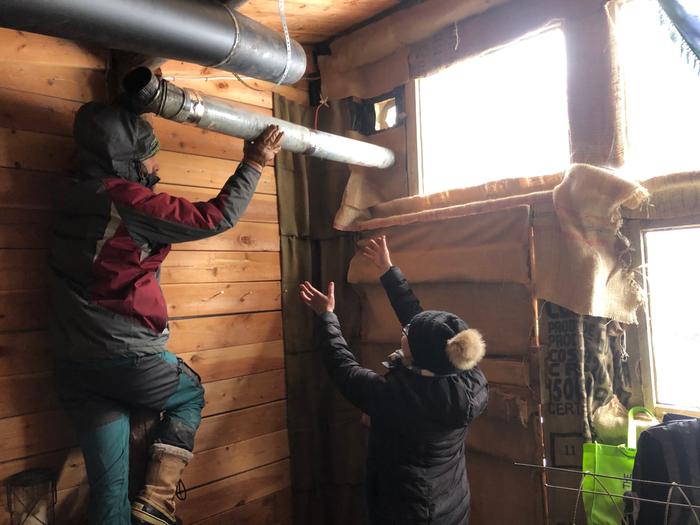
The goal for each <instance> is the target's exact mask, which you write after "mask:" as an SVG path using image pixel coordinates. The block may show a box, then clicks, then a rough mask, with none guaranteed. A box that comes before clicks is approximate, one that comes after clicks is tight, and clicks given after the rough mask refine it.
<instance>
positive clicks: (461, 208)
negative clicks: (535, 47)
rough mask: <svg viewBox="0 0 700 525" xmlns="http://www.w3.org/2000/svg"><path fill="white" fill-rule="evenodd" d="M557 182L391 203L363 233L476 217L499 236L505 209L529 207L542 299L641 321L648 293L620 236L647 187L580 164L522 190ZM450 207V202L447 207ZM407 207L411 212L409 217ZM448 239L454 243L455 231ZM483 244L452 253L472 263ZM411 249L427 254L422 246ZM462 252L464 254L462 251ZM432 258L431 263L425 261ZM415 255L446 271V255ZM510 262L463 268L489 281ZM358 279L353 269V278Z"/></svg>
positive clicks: (356, 264)
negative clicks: (644, 292)
mask: <svg viewBox="0 0 700 525" xmlns="http://www.w3.org/2000/svg"><path fill="white" fill-rule="evenodd" d="M554 180H556V178H551V177H548V178H542V179H538V180H536V181H531V182H527V181H520V182H519V183H513V184H505V185H504V186H503V188H504V190H505V191H506V194H507V195H508V196H505V197H502V198H497V194H496V193H495V192H494V191H493V190H492V189H491V188H490V185H485V186H484V187H481V188H477V189H470V190H462V191H459V192H458V194H459V195H460V196H461V197H466V198H467V199H469V198H480V197H483V196H484V195H488V196H489V198H488V200H477V201H469V202H463V203H462V204H456V203H455V200H454V199H453V198H452V197H451V196H450V193H451V192H447V193H446V194H442V195H438V196H430V195H429V196H424V197H414V198H409V199H402V200H399V201H394V202H393V203H388V204H386V205H385V206H384V209H390V210H391V213H393V215H391V216H388V217H377V218H372V219H368V220H366V221H361V222H359V223H358V224H357V229H358V230H363V231H366V230H372V231H377V230H383V229H385V228H391V227H396V226H406V225H416V224H425V223H430V222H433V221H441V231H442V232H450V230H451V229H452V228H455V227H456V228H458V229H459V228H461V223H460V222H450V221H449V219H455V218H457V217H467V216H473V217H474V218H473V220H474V221H476V222H477V223H478V222H481V221H484V225H483V226H484V227H483V228H479V226H476V227H475V228H476V229H477V230H481V231H484V232H485V231H486V226H488V227H489V228H494V224H497V225H498V226H497V227H496V228H497V229H495V230H494V231H503V229H504V226H505V224H507V222H508V220H509V218H508V214H507V213H506V212H505V211H504V210H506V209H510V208H512V207H514V206H523V205H525V206H529V207H531V209H532V213H533V232H534V233H533V235H534V261H535V262H534V267H533V276H534V277H533V287H534V293H535V296H536V297H537V298H538V299H543V300H547V301H551V302H553V303H555V304H558V305H561V306H563V307H566V308H569V309H571V310H573V311H575V312H577V313H580V314H585V315H594V316H598V317H607V318H610V319H614V320H616V321H620V322H623V323H636V319H637V317H636V311H637V308H638V307H639V305H640V304H641V302H642V294H641V290H640V289H639V286H638V285H637V284H636V282H635V280H634V275H633V273H632V271H631V269H630V268H629V264H628V263H627V262H626V261H627V250H628V247H627V244H626V243H625V241H624V238H623V237H622V235H621V233H620V228H621V226H622V214H621V210H622V208H628V209H636V208H639V207H640V206H641V205H642V204H643V203H645V202H646V201H647V200H648V192H647V190H646V189H645V188H644V187H642V186H641V185H640V184H638V183H636V182H631V181H627V180H624V179H622V178H620V177H618V176H616V175H615V174H614V172H612V171H611V170H605V169H602V168H596V167H593V166H588V165H584V164H575V165H572V166H571V167H570V168H569V170H568V171H567V172H566V174H565V175H564V177H563V179H562V180H561V182H560V183H559V184H557V185H556V186H555V187H554V188H552V189H549V190H543V191H534V192H531V193H522V194H517V193H516V192H517V191H528V190H530V189H536V188H542V187H547V186H548V185H551V184H552V182H553V181H554ZM514 185H515V188H514V187H513V186H514ZM496 186H498V184H497V185H496ZM445 203H446V204H448V205H447V206H445V207H442V206H443V205H444V204H445ZM434 206H438V207H437V208H435V207H434ZM404 210H405V211H406V213H402V212H403V211H404ZM496 212H499V213H496ZM455 225H458V226H455ZM414 227H415V226H414ZM499 228H500V229H499ZM447 235H448V237H447V238H449V237H451V236H454V235H455V233H447ZM441 237H442V235H441ZM484 240H485V239H484ZM491 242H492V243H493V240H492V241H491ZM478 246H479V245H478V244H477V245H468V244H464V243H455V245H454V246H452V247H451V250H453V253H451V254H450V256H451V257H453V258H455V259H460V260H461V261H467V260H468V259H469V256H470V255H471V253H467V251H474V250H476V249H477V247H478ZM412 249H413V250H416V249H418V250H422V249H421V248H416V247H415V246H414V247H413V248H412ZM460 249H461V250H465V253H461V254H457V253H455V252H457V251H458V250H460ZM432 254H434V257H433V259H432V260H428V259H426V257H427V258H429V257H431V256H433V255H432ZM416 256H417V257H418V258H417V259H416V260H420V261H421V262H422V263H423V267H425V268H430V269H431V270H430V271H437V272H440V271H441V270H438V268H444V267H445V266H444V265H442V264H441V257H442V254H441V253H440V251H435V250H428V251H427V252H426V253H419V254H416ZM402 257H403V258H413V257H414V254H412V253H406V254H402ZM363 264H364V263H363V262H361V261H360V260H359V259H358V258H356V259H355V260H354V261H353V268H361V267H362V265H363ZM505 265H507V262H504V261H503V260H499V261H498V262H496V263H495V265H486V266H483V265H477V264H474V265H473V266H472V265H470V264H467V265H466V266H463V269H460V271H465V272H468V271H477V272H485V274H486V275H480V276H479V278H480V280H485V279H487V278H488V273H489V272H492V271H494V269H496V268H499V267H500V266H505ZM442 271H445V270H442ZM448 271H449V270H448ZM451 271H454V270H451ZM356 275H357V273H356V272H355V273H352V272H351V276H353V277H354V276H356ZM357 278H359V277H357Z"/></svg>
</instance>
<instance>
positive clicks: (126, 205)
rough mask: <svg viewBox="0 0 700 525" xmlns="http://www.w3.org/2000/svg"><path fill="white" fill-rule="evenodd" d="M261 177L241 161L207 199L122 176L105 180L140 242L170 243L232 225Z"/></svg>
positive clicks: (214, 233) (210, 234) (129, 228)
mask: <svg viewBox="0 0 700 525" xmlns="http://www.w3.org/2000/svg"><path fill="white" fill-rule="evenodd" d="M259 180H260V172H259V171H258V170H257V169H256V168H254V167H253V166H251V165H249V164H247V163H246V162H242V163H241V164H239V166H238V169H237V170H236V172H235V173H234V174H233V175H232V176H231V177H229V179H228V181H226V184H225V185H224V187H223V188H222V189H221V191H220V192H219V194H218V195H217V196H216V197H214V198H213V199H210V200H208V201H204V202H190V201H188V200H187V199H184V198H181V197H173V196H172V195H168V194H167V193H154V192H153V191H151V190H150V189H148V188H146V187H145V186H142V185H140V184H134V183H131V182H128V181H123V180H122V179H111V180H109V181H107V182H105V188H106V190H107V192H108V193H109V195H110V196H111V198H112V201H113V203H114V205H115V206H116V208H117V211H118V212H119V215H120V216H121V219H122V221H123V222H124V225H125V226H126V228H127V230H128V231H129V234H130V235H131V236H132V237H133V238H134V239H135V240H136V241H137V242H144V241H145V242H148V243H150V244H171V243H178V242H187V241H194V240H198V239H204V238H207V237H211V236H213V235H217V234H219V233H221V232H224V231H226V230H228V229H229V228H231V227H233V225H235V224H236V223H237V222H238V220H239V219H240V218H241V216H242V215H243V213H244V212H245V210H246V208H247V207H248V203H250V200H251V199H252V197H253V194H254V193H255V188H256V186H257V184H258V181H259Z"/></svg>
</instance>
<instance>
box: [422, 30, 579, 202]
mask: <svg viewBox="0 0 700 525" xmlns="http://www.w3.org/2000/svg"><path fill="white" fill-rule="evenodd" d="M566 80H567V74H566V46H565V41H564V34H563V32H562V31H561V30H560V29H558V28H557V29H550V30H547V31H544V32H541V33H538V34H536V35H534V36H530V37H528V38H524V39H522V40H520V41H518V42H516V43H513V44H511V45H508V46H506V47H504V48H500V49H498V50H496V51H492V52H490V53H488V54H485V55H482V56H479V57H476V58H472V59H468V60H466V61H463V62H460V63H457V64H454V65H452V66H451V67H449V68H447V69H444V70H442V71H440V72H438V73H436V74H434V75H431V76H428V77H426V78H423V79H421V80H419V81H418V85H417V99H418V105H419V107H420V109H419V118H418V121H419V132H418V141H419V144H420V156H421V161H420V162H421V166H420V171H421V173H422V193H424V194H427V193H434V192H437V191H443V190H447V189H452V188H462V187H467V186H474V185H479V184H483V183H485V182H489V181H493V180H499V179H505V178H519V177H527V176H537V175H549V174H552V173H557V172H559V171H563V170H564V169H565V168H566V167H567V166H568V164H569V157H570V152H569V149H570V148H569V121H568V105H567V97H566Z"/></svg>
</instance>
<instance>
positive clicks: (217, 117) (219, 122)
mask: <svg viewBox="0 0 700 525" xmlns="http://www.w3.org/2000/svg"><path fill="white" fill-rule="evenodd" d="M124 90H125V92H126V97H127V101H128V103H129V104H130V105H131V106H132V108H133V109H134V110H136V111H139V112H141V113H155V114H157V115H159V116H161V117H164V118H167V119H169V120H174V121H175V122H183V123H190V124H194V125H195V126H198V127H200V128H203V129H207V130H211V131H217V132H219V133H223V134H225V135H231V136H234V137H240V138H242V139H245V140H252V139H254V138H255V137H257V136H258V135H260V133H262V132H263V130H265V128H267V127H268V126H270V125H273V124H274V125H277V126H279V127H280V129H281V130H282V131H284V138H283V139H282V148H283V149H286V150H289V151H292V152H294V153H304V154H306V155H311V156H312V157H318V158H321V159H328V160H334V161H338V162H344V163H347V164H357V165H359V166H368V167H372V168H388V167H390V166H391V165H393V164H394V153H393V152H392V151H391V150H389V149H387V148H383V147H380V146H375V145H374V144H368V143H366V142H362V141H359V140H353V139H349V138H347V137H342V136H340V135H333V134H330V133H324V132H322V131H318V130H312V129H309V128H306V127H304V126H299V125H296V124H292V123H291V122H287V121H285V120H280V119H276V118H274V117H269V116H267V115H263V114H261V113H256V112H254V111H249V110H246V109H243V108H241V107H240V106H237V105H235V104H232V103H231V102H229V101H228V100H224V99H221V98H217V97H212V96H209V95H205V94H202V93H199V92H197V91H194V90H191V89H187V88H181V87H178V86H176V85H174V84H171V83H170V82H168V81H167V80H164V79H162V78H158V77H157V76H155V75H154V74H153V73H152V72H151V70H150V69H148V68H144V67H141V68H138V69H135V70H133V71H132V72H130V73H129V74H127V75H126V77H124Z"/></svg>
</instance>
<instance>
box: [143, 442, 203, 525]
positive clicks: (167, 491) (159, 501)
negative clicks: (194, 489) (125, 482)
mask: <svg viewBox="0 0 700 525" xmlns="http://www.w3.org/2000/svg"><path fill="white" fill-rule="evenodd" d="M190 459H192V452H190V451H189V450H185V449H184V448H179V447H174V446H172V445H165V444H163V443H155V444H153V446H152V447H151V459H150V461H149V463H148V468H147V470H146V484H145V486H144V488H143V490H142V491H141V494H139V496H138V498H136V501H134V503H133V504H132V505H131V519H132V523H133V524H138V525H142V524H143V525H177V524H178V523H180V520H178V519H177V518H176V517H175V494H176V492H177V485H178V483H179V481H180V477H181V476H182V471H183V470H184V469H185V467H186V466H187V463H189V461H190Z"/></svg>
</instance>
